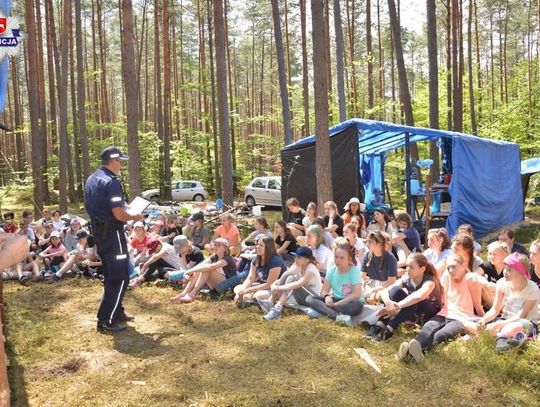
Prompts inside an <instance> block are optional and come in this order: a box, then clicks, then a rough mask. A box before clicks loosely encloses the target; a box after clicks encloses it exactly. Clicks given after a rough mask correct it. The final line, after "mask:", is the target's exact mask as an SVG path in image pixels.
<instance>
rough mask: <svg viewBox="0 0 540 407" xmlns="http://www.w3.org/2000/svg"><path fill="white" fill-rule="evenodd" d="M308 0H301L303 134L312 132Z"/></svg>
mask: <svg viewBox="0 0 540 407" xmlns="http://www.w3.org/2000/svg"><path fill="white" fill-rule="evenodd" d="M306 25H307V24H306V0H300V26H301V32H302V34H301V36H302V99H303V106H304V124H303V126H302V136H303V137H307V136H308V135H309V134H310V130H309V129H310V126H309V74H308V55H307V36H306Z"/></svg>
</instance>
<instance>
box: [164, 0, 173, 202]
mask: <svg viewBox="0 0 540 407" xmlns="http://www.w3.org/2000/svg"><path fill="white" fill-rule="evenodd" d="M162 17H163V27H162V31H163V165H164V172H163V176H164V178H165V179H164V183H165V185H164V188H163V195H164V196H165V199H167V200H169V199H171V182H172V179H171V178H172V177H171V167H172V165H171V126H170V122H169V118H170V109H171V48H170V45H169V43H170V41H169V27H170V22H169V0H163V16H162Z"/></svg>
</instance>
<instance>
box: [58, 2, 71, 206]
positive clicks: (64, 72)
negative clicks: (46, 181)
mask: <svg viewBox="0 0 540 407" xmlns="http://www.w3.org/2000/svg"><path fill="white" fill-rule="evenodd" d="M63 14H64V21H63V23H62V36H61V41H60V47H61V50H60V53H61V55H60V59H59V60H58V62H57V64H56V65H57V70H56V72H57V77H58V106H59V109H58V110H59V112H60V116H59V117H60V120H59V142H60V143H59V149H58V166H59V168H58V169H59V176H58V195H59V203H60V211H62V213H65V212H67V210H68V199H67V165H68V159H69V158H68V155H67V144H68V134H67V122H68V107H67V98H68V64H69V42H68V41H69V25H70V24H71V0H64V9H63Z"/></svg>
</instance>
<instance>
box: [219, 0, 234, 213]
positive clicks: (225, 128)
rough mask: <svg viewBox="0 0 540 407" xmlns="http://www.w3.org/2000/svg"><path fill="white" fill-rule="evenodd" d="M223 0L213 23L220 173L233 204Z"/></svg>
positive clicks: (225, 198)
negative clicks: (219, 139)
mask: <svg viewBox="0 0 540 407" xmlns="http://www.w3.org/2000/svg"><path fill="white" fill-rule="evenodd" d="M223 11H224V10H223V0H214V24H215V37H216V38H215V41H216V65H217V84H218V86H217V97H218V110H219V131H220V138H221V173H222V176H223V178H222V190H223V202H224V203H225V204H226V205H230V206H232V204H233V198H234V197H233V171H232V154H231V137H230V133H229V104H228V102H227V61H226V56H225V35H226V32H225V26H224V12H223Z"/></svg>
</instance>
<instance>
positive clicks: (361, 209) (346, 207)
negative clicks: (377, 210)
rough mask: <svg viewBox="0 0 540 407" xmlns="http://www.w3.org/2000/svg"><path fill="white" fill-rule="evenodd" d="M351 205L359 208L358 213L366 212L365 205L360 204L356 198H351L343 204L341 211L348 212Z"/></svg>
mask: <svg viewBox="0 0 540 407" xmlns="http://www.w3.org/2000/svg"><path fill="white" fill-rule="evenodd" d="M351 204H357V205H359V206H360V212H364V211H365V210H366V204H365V203H362V202H360V199H358V198H356V197H352V198H351V199H349V202H347V203H346V204H345V206H344V207H343V209H345V210H346V211H348V210H349V208H350V206H351Z"/></svg>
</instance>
